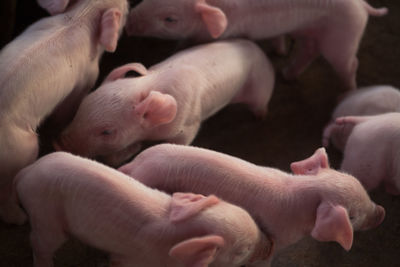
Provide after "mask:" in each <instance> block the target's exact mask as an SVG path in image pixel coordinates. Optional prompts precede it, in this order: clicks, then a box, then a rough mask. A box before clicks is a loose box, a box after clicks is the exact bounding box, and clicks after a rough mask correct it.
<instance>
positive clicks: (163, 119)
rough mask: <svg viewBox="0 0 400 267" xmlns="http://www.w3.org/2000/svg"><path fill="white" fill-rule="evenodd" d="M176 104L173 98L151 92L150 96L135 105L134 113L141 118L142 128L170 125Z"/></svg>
mask: <svg viewBox="0 0 400 267" xmlns="http://www.w3.org/2000/svg"><path fill="white" fill-rule="evenodd" d="M177 109H178V107H177V103H176V100H175V98H174V97H173V96H171V95H169V94H164V93H160V92H158V91H151V92H150V94H149V95H148V96H147V97H146V98H144V99H143V100H142V101H140V102H139V104H137V106H136V107H135V112H136V114H137V115H139V116H140V117H141V119H140V123H141V125H142V126H143V127H155V126H159V125H162V124H166V123H170V122H171V121H172V120H173V119H175V116H176V112H177Z"/></svg>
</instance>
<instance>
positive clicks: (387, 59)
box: [0, 0, 400, 267]
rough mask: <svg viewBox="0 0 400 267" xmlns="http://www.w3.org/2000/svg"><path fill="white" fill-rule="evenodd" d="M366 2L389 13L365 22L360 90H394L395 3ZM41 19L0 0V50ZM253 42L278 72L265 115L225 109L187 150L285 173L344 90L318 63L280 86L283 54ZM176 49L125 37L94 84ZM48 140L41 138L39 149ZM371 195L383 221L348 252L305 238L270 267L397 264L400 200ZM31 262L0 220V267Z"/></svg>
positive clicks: (71, 252) (77, 261)
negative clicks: (375, 87)
mask: <svg viewBox="0 0 400 267" xmlns="http://www.w3.org/2000/svg"><path fill="white" fill-rule="evenodd" d="M164 1H165V0H164ZM131 2H132V3H133V2H138V1H131ZM368 2H369V3H370V4H372V5H373V6H375V7H380V6H387V7H388V8H389V10H390V11H389V15H387V16H386V17H383V18H375V17H372V18H370V20H369V22H368V26H367V30H366V32H365V35H364V38H363V40H362V43H361V46H360V50H359V53H358V56H359V60H360V66H359V69H358V76H357V81H358V85H359V86H360V87H362V86H369V85H377V84H390V85H393V86H395V87H398V88H400V62H399V61H400V2H399V1H398V0H369V1H368ZM44 16H47V14H46V12H45V11H43V10H41V9H40V8H39V7H38V6H37V4H36V1H32V0H25V1H8V0H2V1H1V3H0V47H2V46H3V45H4V44H6V43H7V42H9V41H10V40H11V39H12V38H14V37H15V36H17V35H18V34H20V33H21V31H23V30H24V29H25V28H26V27H27V26H28V25H30V24H32V23H33V22H35V21H36V20H38V19H39V18H41V17H44ZM258 44H259V45H260V46H261V47H262V48H263V49H264V50H265V52H266V53H267V54H268V56H269V57H270V58H271V60H272V61H273V63H274V65H275V66H276V70H277V81H276V86H275V91H274V93H273V96H272V99H271V101H270V105H269V113H268V116H267V118H266V119H265V120H258V119H256V118H255V117H254V116H253V115H252V113H251V112H250V111H249V110H248V109H247V108H246V107H244V106H241V105H231V106H228V107H226V108H225V109H223V110H222V111H220V112H219V113H218V114H216V115H215V116H213V117H212V118H210V119H209V120H207V121H206V122H204V123H203V125H202V128H201V130H200V132H199V134H198V136H197V138H196V139H195V141H194V143H193V145H196V146H201V147H206V148H210V149H213V150H217V151H220V152H224V153H227V154H231V155H234V156H237V157H239V158H242V159H245V160H247V161H250V162H253V163H255V164H260V165H265V166H270V167H276V168H279V169H282V170H286V171H289V164H290V163H291V162H293V161H297V160H301V159H304V158H306V157H308V156H310V155H311V154H312V153H313V152H314V151H315V150H316V149H317V148H318V147H320V146H321V134H322V129H323V127H324V125H325V124H326V123H327V122H328V121H329V119H330V114H331V112H332V110H333V108H334V106H335V104H336V102H337V99H338V98H339V97H340V96H341V95H342V94H343V92H344V91H343V89H342V88H341V87H340V83H339V81H338V79H337V77H336V75H335V73H334V72H333V71H332V69H331V67H330V66H329V65H328V64H327V63H326V62H325V61H324V60H323V59H321V58H319V59H318V60H317V61H315V62H314V63H313V64H312V65H311V66H310V67H309V68H308V69H307V71H306V72H305V73H304V74H303V75H302V76H301V77H300V78H299V79H298V80H297V81H293V82H287V81H284V80H283V79H282V77H281V75H280V69H281V68H282V67H283V66H284V65H285V64H286V63H287V61H288V59H289V57H281V56H277V55H275V54H274V53H272V52H271V51H270V48H269V46H268V43H267V42H265V41H262V42H258ZM180 47H182V44H181V43H179V42H176V41H165V40H158V39H151V38H132V37H130V38H128V37H127V36H125V35H123V36H122V38H121V39H120V43H119V45H118V49H117V51H116V52H115V53H114V54H105V55H104V56H103V58H102V61H101V66H100V69H101V75H100V77H99V81H101V80H102V79H103V78H104V75H106V74H107V73H108V72H109V71H110V70H112V69H113V68H115V67H117V66H120V65H122V64H125V63H129V62H135V61H136V62H142V63H143V64H144V65H145V66H146V67H150V66H151V65H153V64H155V63H157V62H159V61H161V60H163V59H165V58H167V57H168V56H170V55H172V54H173V53H175V52H177V51H178V50H179V49H180ZM44 64H45V61H44ZM47 141H48V140H45V139H44V138H42V140H41V142H42V144H43V145H44V146H45V145H46V143H47ZM327 151H328V154H329V157H330V162H331V166H332V167H335V168H337V167H338V166H339V165H340V160H341V154H340V153H339V152H338V151H337V150H335V149H333V148H331V147H330V148H328V150H327ZM371 198H372V199H373V200H374V201H375V202H376V203H378V204H381V205H383V206H384V207H385V209H386V218H385V220H384V222H383V223H382V225H380V226H379V227H378V228H376V229H374V230H370V231H367V232H357V233H355V235H354V244H353V247H352V249H351V250H350V251H349V252H346V251H345V250H343V249H342V248H341V247H340V246H339V245H338V244H336V243H320V242H317V241H314V240H312V239H311V238H305V239H304V240H302V241H301V242H299V243H297V244H296V245H294V246H291V247H289V248H288V249H286V250H284V251H282V252H281V253H279V254H278V255H277V256H276V257H275V259H274V261H273V266H360V267H361V266H399V259H400V256H399V252H400V197H394V196H390V195H387V194H385V193H384V192H383V191H382V190H377V191H376V192H373V193H372V194H371ZM106 216H107V215H106V214H105V218H106ZM55 262H56V266H107V257H106V256H105V255H104V254H102V253H101V252H99V251H97V250H95V249H92V248H89V247H87V246H85V245H83V244H81V243H80V242H79V241H76V240H71V241H69V242H68V243H67V244H66V245H65V246H63V247H62V248H61V249H60V250H59V251H58V252H57V254H56V258H55ZM31 265H32V255H31V249H30V245H29V226H28V225H25V226H22V227H21V226H7V225H4V224H2V223H1V222H0V267H3V266H4V267H14V266H15V267H16V266H23V267H25V266H31Z"/></svg>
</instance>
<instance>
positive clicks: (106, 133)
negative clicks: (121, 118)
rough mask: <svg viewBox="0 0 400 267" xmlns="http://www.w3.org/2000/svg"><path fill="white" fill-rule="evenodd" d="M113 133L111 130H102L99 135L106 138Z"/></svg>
mask: <svg viewBox="0 0 400 267" xmlns="http://www.w3.org/2000/svg"><path fill="white" fill-rule="evenodd" d="M112 133H113V131H112V130H104V131H102V132H101V135H104V136H108V135H112Z"/></svg>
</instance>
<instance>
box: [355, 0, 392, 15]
mask: <svg viewBox="0 0 400 267" xmlns="http://www.w3.org/2000/svg"><path fill="white" fill-rule="evenodd" d="M361 2H362V4H363V6H364V7H365V9H366V10H367V12H368V14H369V15H371V16H374V17H382V16H385V15H386V14H387V13H388V12H389V9H388V8H387V7H381V8H374V7H373V6H371V5H370V4H368V3H367V2H365V1H364V0H361Z"/></svg>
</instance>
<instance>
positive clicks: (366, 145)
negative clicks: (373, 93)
mask: <svg viewBox="0 0 400 267" xmlns="http://www.w3.org/2000/svg"><path fill="white" fill-rule="evenodd" d="M343 129H344V130H343ZM330 134H334V135H336V136H338V138H341V139H342V140H344V141H345V142H344V144H345V145H344V146H343V148H341V150H342V151H343V161H342V165H341V169H342V170H343V171H346V172H348V173H350V174H352V175H354V176H355V177H357V179H359V180H360V182H361V183H362V184H363V185H364V187H365V188H366V189H367V191H371V190H373V189H376V188H377V187H378V186H379V185H381V184H383V185H384V186H385V188H386V191H387V192H388V193H390V194H394V195H398V194H400V168H399V164H398V162H399V159H400V152H399V151H400V141H399V140H400V139H399V137H400V113H385V114H381V115H374V116H346V117H339V118H337V119H336V121H335V123H334V124H333V126H332V130H331V133H330ZM342 135H343V136H342ZM326 138H327V139H328V140H329V138H330V136H329V135H328V136H327V137H326Z"/></svg>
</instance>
